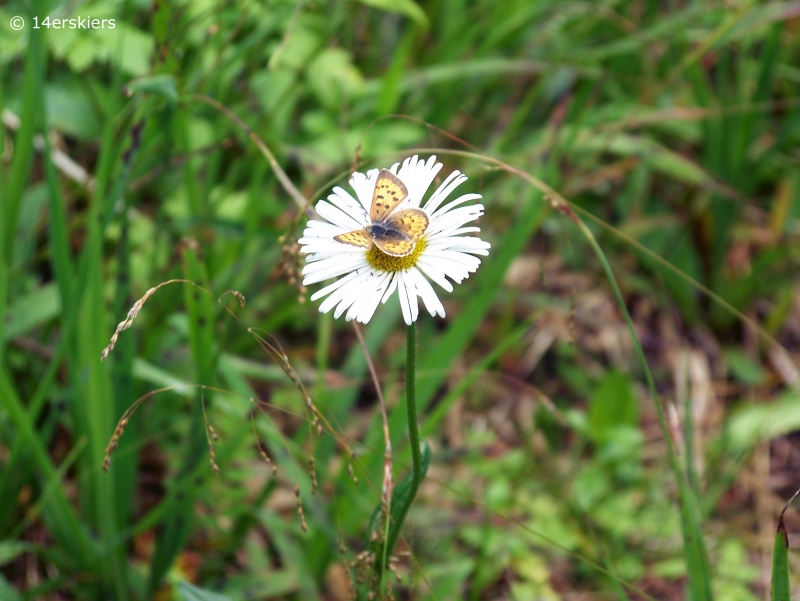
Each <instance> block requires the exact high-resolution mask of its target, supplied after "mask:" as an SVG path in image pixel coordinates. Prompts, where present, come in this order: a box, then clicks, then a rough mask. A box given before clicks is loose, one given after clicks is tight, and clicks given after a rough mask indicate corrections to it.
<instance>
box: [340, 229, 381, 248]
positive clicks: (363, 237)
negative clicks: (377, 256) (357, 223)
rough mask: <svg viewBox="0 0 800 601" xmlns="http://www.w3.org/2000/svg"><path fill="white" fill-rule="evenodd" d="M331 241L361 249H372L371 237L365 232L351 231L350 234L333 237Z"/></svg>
mask: <svg viewBox="0 0 800 601" xmlns="http://www.w3.org/2000/svg"><path fill="white" fill-rule="evenodd" d="M333 239H334V240H336V241H337V242H342V243H344V244H350V245H352V246H359V247H361V248H370V247H372V237H371V236H370V235H369V234H368V233H367V231H366V230H353V231H352V232H347V233H345V234H339V235H338V236H334V237H333Z"/></svg>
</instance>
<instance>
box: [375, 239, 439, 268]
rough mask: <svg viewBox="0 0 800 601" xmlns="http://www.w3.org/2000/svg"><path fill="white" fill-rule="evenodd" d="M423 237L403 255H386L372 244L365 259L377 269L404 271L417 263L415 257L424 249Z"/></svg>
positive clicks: (417, 257)
mask: <svg viewBox="0 0 800 601" xmlns="http://www.w3.org/2000/svg"><path fill="white" fill-rule="evenodd" d="M425 246H427V245H426V243H425V238H424V237H423V238H420V239H419V240H417V244H416V245H415V246H414V250H412V251H411V253H410V254H408V255H405V256H404V257H393V256H392V255H387V254H386V253H385V252H383V251H382V250H381V249H380V248H378V247H377V246H375V245H374V244H373V245H372V248H370V249H369V250H368V251H367V261H369V264H370V265H372V266H373V267H374V268H375V269H377V270H378V271H385V272H388V273H392V272H395V271H405V270H406V269H410V268H412V267H414V265H416V264H417V259H419V257H420V255H421V254H422V251H424V250H425Z"/></svg>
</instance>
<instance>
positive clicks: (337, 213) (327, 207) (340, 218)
mask: <svg viewBox="0 0 800 601" xmlns="http://www.w3.org/2000/svg"><path fill="white" fill-rule="evenodd" d="M314 208H316V209H317V213H319V214H320V216H322V217H324V218H325V219H327V220H328V221H330V222H331V223H333V224H334V225H338V226H339V227H343V228H345V231H350V230H358V229H361V228H362V227H363V226H362V224H361V223H359V222H358V221H357V220H356V219H354V218H353V217H351V216H350V215H348V214H347V213H345V212H344V211H342V210H341V209H337V208H336V207H335V206H333V205H332V204H331V203H329V202H327V201H325V200H320V201H319V202H318V203H317V206H316V207H314Z"/></svg>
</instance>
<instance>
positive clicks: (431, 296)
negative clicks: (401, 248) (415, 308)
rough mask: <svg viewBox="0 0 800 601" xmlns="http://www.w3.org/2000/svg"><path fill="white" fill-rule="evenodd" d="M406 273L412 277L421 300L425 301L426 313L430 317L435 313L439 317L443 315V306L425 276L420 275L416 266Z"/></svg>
mask: <svg viewBox="0 0 800 601" xmlns="http://www.w3.org/2000/svg"><path fill="white" fill-rule="evenodd" d="M408 273H409V275H410V276H412V277H413V278H414V284H415V285H416V287H417V292H418V293H419V295H420V296H421V297H422V301H423V302H424V303H425V307H426V308H427V309H428V313H430V314H431V317H433V316H435V315H437V314H438V315H439V317H444V307H443V306H442V303H441V301H440V300H439V297H438V296H436V292H435V291H434V289H433V288H432V287H431V285H430V283H429V282H428V280H427V279H426V278H425V276H424V275H422V274H421V273H420V272H419V270H418V269H417V268H416V267H412V268H411V269H409V270H408Z"/></svg>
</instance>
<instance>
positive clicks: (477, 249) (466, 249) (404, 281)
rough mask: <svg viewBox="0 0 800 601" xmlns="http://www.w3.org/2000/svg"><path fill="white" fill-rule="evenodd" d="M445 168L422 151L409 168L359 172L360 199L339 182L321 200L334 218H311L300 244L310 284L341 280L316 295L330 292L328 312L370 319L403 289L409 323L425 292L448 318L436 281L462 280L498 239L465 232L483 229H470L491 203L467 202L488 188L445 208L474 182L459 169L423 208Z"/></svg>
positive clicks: (353, 182)
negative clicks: (452, 196) (456, 193)
mask: <svg viewBox="0 0 800 601" xmlns="http://www.w3.org/2000/svg"><path fill="white" fill-rule="evenodd" d="M441 168H442V164H441V163H437V162H436V157H435V156H432V157H430V158H429V159H428V160H427V161H421V160H419V159H418V158H417V156H416V155H415V156H413V157H411V158H407V159H406V160H404V161H403V164H402V166H401V165H400V164H399V163H396V164H394V165H393V166H392V168H391V169H388V170H381V171H379V170H378V169H373V170H371V171H368V172H367V174H366V175H364V174H363V173H358V172H356V173H354V174H353V177H352V178H351V179H350V186H351V187H352V188H353V190H354V191H355V193H356V198H354V197H353V196H352V195H351V194H350V193H349V192H347V191H346V190H344V189H343V188H340V187H338V186H337V187H335V188H334V189H333V193H332V194H331V195H330V196H328V200H327V201H325V200H320V201H319V202H318V203H317V206H316V210H317V213H318V214H319V215H320V216H321V217H322V218H323V219H326V220H327V221H319V220H312V221H309V222H308V226H307V227H306V229H305V231H304V232H303V237H302V238H300V240H299V243H300V244H301V245H302V252H304V253H306V254H307V255H308V257H307V258H306V266H305V267H304V268H303V275H304V276H305V279H304V280H303V285H305V286H307V285H309V284H316V283H318V282H322V281H324V280H328V279H330V278H336V277H338V278H339V279H338V280H337V281H335V282H334V283H332V284H329V285H328V286H326V287H324V288H322V289H321V290H319V291H318V292H317V293H315V294H314V295H313V296H312V297H311V300H312V301H314V300H317V299H320V298H323V297H326V296H327V298H326V299H325V300H324V301H323V302H322V304H321V305H320V307H319V310H320V311H321V312H322V313H327V312H328V311H330V310H331V309H333V308H334V307H335V308H336V310H335V311H334V317H336V318H338V317H340V316H341V315H342V314H343V313H345V311H346V313H345V319H346V320H347V321H350V320H351V319H356V321H359V322H361V323H367V322H368V321H369V320H370V319H371V318H372V316H373V315H374V314H375V310H376V309H377V308H378V305H379V304H380V303H385V302H386V301H387V300H388V299H389V298H390V297H391V296H392V295H393V294H394V292H395V290H396V291H397V295H398V297H399V299H400V308H401V310H402V312H403V319H404V320H405V322H406V323H407V324H408V325H411V324H412V323H413V322H415V321H416V320H417V317H418V315H419V307H418V304H417V297H418V296H419V297H422V301H423V302H424V303H425V307H426V308H427V309H428V312H429V313H430V314H431V315H439V316H440V317H444V307H443V306H442V303H441V302H440V301H439V297H438V296H437V295H436V291H435V290H434V289H433V287H432V286H431V284H430V282H429V281H428V280H432V281H433V282H435V283H436V284H438V285H439V286H440V287H441V288H444V289H445V290H447V291H448V292H452V291H453V285H452V283H451V280H452V281H453V282H456V283H460V282H461V281H462V280H464V279H466V278H468V277H469V274H470V273H473V272H475V270H476V269H478V266H479V265H480V263H481V261H480V259H479V258H478V257H476V256H475V255H488V254H489V248H490V245H489V243H488V242H484V241H483V240H481V239H480V238H478V237H477V236H464V235H462V234H469V233H473V232H479V231H480V228H478V227H474V226H470V227H464V226H465V224H467V223H469V222H471V221H474V220H475V219H477V218H478V217H480V216H481V215H483V205H481V204H465V203H468V202H470V201H473V200H477V199H479V198H481V195H480V194H465V195H463V196H460V197H458V198H457V199H456V200H453V201H451V202H449V203H447V204H445V205H444V206H442V203H443V202H444V201H445V199H446V198H447V197H448V196H449V195H450V194H451V193H452V192H453V190H455V189H456V187H458V186H459V185H460V184H462V183H464V182H465V181H467V177H466V176H465V175H463V174H462V173H460V172H458V171H453V172H452V173H451V174H450V175H449V176H447V178H446V179H445V180H444V182H442V185H441V186H439V188H438V189H437V190H436V191H435V192H434V193H433V194H432V195H431V197H430V198H429V199H428V200H427V202H426V203H425V205H424V206H422V197H423V196H424V195H425V193H426V191H427V190H428V187H429V186H430V185H431V182H433V179H434V177H436V174H437V173H439V171H440V170H441ZM387 199H388V200H387ZM448 278H449V279H448Z"/></svg>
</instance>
